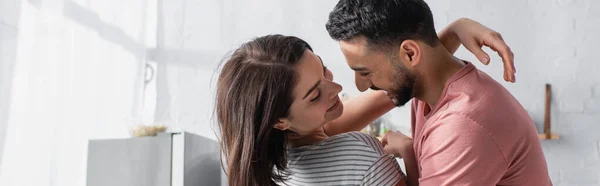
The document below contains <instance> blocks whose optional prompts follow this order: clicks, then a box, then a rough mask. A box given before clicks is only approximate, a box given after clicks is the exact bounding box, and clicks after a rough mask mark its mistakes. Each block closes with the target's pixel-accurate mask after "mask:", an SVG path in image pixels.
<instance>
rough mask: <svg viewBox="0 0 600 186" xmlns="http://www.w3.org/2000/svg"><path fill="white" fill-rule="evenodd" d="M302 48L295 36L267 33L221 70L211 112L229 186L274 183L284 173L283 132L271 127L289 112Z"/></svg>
mask: <svg viewBox="0 0 600 186" xmlns="http://www.w3.org/2000/svg"><path fill="white" fill-rule="evenodd" d="M306 50H312V49H311V47H310V46H309V45H308V43H306V42H305V41H303V40H301V39H299V38H297V37H291V36H282V35H268V36H263V37H259V38H256V39H254V40H252V41H250V42H248V43H245V44H243V45H242V46H240V47H239V48H238V49H237V50H235V52H233V54H232V55H231V56H230V57H229V58H228V59H227V60H226V61H225V64H224V65H223V66H222V69H221V73H220V75H219V79H218V83H217V101H216V109H215V110H216V115H217V120H218V124H219V127H220V129H221V153H223V155H224V156H225V157H226V161H227V174H228V183H229V185H232V186H244V185H251V186H255V185H261V186H262V185H276V182H283V181H284V180H285V179H286V177H287V175H289V174H288V172H287V166H286V165H287V160H286V145H287V144H286V143H287V140H286V139H287V137H286V132H285V131H281V130H278V129H275V128H273V127H274V125H275V124H276V123H277V122H278V120H279V119H280V118H283V117H287V116H288V114H289V108H290V106H291V104H292V101H293V96H292V92H293V87H294V85H295V84H296V79H295V77H296V72H295V70H294V67H295V65H296V63H297V62H298V61H299V60H300V58H301V57H302V55H303V54H304V52H305V51H306Z"/></svg>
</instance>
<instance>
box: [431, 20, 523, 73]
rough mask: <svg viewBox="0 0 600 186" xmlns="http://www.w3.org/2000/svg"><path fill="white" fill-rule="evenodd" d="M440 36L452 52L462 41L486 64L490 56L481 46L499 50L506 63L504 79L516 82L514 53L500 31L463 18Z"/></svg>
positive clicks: (453, 23)
mask: <svg viewBox="0 0 600 186" xmlns="http://www.w3.org/2000/svg"><path fill="white" fill-rule="evenodd" d="M439 36H440V41H441V42H442V44H443V45H444V46H445V47H446V48H447V49H448V50H449V51H450V52H451V53H454V52H455V51H456V49H458V46H459V45H458V42H460V43H462V45H463V46H465V48H466V49H467V50H469V51H470V52H471V53H473V54H474V55H475V56H476V57H477V59H479V61H480V62H481V63H483V64H485V65H487V64H489V62H490V56H489V55H488V54H487V53H485V52H484V51H483V50H482V49H481V48H482V47H483V46H487V47H490V48H491V49H492V50H494V51H496V52H498V55H500V57H501V58H502V61H503V63H504V80H506V81H508V82H513V83H514V82H515V72H516V69H515V64H514V54H513V52H512V51H511V50H510V47H508V45H506V43H505V42H504V40H503V39H502V36H501V35H500V33H498V32H496V31H494V30H492V29H490V28H488V27H486V26H483V25H482V24H480V23H479V22H477V21H474V20H471V19H468V18H461V19H458V20H456V21H454V22H452V23H451V24H450V25H449V26H448V27H446V28H445V29H444V30H442V31H441V32H440V34H439Z"/></svg>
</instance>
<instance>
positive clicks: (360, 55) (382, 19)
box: [326, 0, 552, 186]
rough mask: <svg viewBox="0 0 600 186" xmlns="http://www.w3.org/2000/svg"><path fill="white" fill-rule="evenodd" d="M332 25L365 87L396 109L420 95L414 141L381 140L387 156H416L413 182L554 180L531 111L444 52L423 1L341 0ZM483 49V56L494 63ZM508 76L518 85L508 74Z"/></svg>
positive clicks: (415, 105)
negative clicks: (382, 92)
mask: <svg viewBox="0 0 600 186" xmlns="http://www.w3.org/2000/svg"><path fill="white" fill-rule="evenodd" d="M326 28H327V30H328V32H329V35H330V36H331V37H332V38H333V39H334V40H337V41H339V44H340V48H341V50H342V52H343V54H344V56H345V58H346V60H347V63H348V65H349V66H350V68H352V69H353V70H354V71H355V81H356V86H357V88H358V89H359V90H360V91H365V90H366V89H368V88H371V89H374V90H385V91H387V93H388V95H389V97H390V98H391V99H392V100H393V101H394V103H395V104H396V106H402V105H404V104H405V103H407V102H408V101H409V100H411V99H412V100H413V102H412V106H411V107H412V111H411V112H412V120H411V123H412V136H413V139H410V138H408V137H405V136H403V135H402V134H399V133H391V134H387V135H386V137H384V139H383V143H384V145H387V146H386V151H387V152H392V153H395V152H399V153H395V154H397V155H401V156H403V157H404V158H405V162H406V159H416V164H415V163H410V162H407V164H406V167H407V169H413V170H415V171H418V173H416V174H414V173H413V174H411V172H410V171H408V176H409V180H411V177H413V179H412V180H417V179H418V181H419V183H420V184H421V185H426V186H429V185H432V186H439V185H474V186H481V185H536V186H545V185H552V183H551V181H550V178H549V176H548V170H547V165H546V161H545V158H544V154H543V152H542V148H541V145H540V142H539V139H538V137H537V132H536V129H535V126H534V124H533V121H532V120H531V119H530V117H529V116H528V114H527V112H526V111H525V110H524V109H523V107H522V106H521V105H520V104H519V102H518V101H517V100H516V99H515V98H514V97H513V96H512V95H511V94H510V93H509V92H508V91H507V90H506V89H505V88H504V87H502V86H501V85H500V84H498V83H497V82H496V81H494V80H493V79H492V78H491V77H489V76H488V75H486V74H485V73H483V72H481V71H479V70H477V69H476V68H475V66H473V65H472V64H471V63H468V62H465V61H463V60H461V59H458V58H456V57H454V56H453V55H452V54H451V52H449V51H448V50H447V49H446V48H444V46H443V45H442V44H441V42H440V41H439V39H438V37H437V35H436V32H435V28H434V24H433V17H432V14H431V10H430V9H429V7H428V6H427V4H426V3H425V2H423V1H422V0H361V1H359V0H341V1H339V3H338V4H337V5H336V7H335V8H334V10H333V11H332V12H331V13H330V15H329V21H328V22H327V25H326ZM490 37H500V36H499V35H498V34H495V35H493V36H490ZM504 46H505V45H504ZM492 49H494V50H498V51H500V52H501V53H507V52H506V51H508V50H509V49H508V48H495V47H494V46H492ZM480 53H481V56H482V57H480V60H482V61H487V60H489V58H488V57H487V55H485V53H483V51H481V52H480ZM508 53H509V55H512V53H511V52H508ZM510 57H511V58H512V56H510ZM505 64H506V63H505ZM513 72H514V71H513ZM504 78H505V79H510V80H511V81H514V79H512V76H511V75H510V74H506V73H505V75H504ZM413 140H414V144H412V143H413ZM386 143H387V144H386ZM407 143H411V144H412V145H405V144H407ZM413 150H414V154H413V153H412V151H413ZM406 152H411V153H406Z"/></svg>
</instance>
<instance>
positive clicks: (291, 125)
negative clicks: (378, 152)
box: [276, 50, 344, 135]
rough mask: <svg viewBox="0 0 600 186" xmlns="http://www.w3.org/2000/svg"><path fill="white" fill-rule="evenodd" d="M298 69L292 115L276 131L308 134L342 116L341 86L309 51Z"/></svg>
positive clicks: (279, 124)
mask: <svg viewBox="0 0 600 186" xmlns="http://www.w3.org/2000/svg"><path fill="white" fill-rule="evenodd" d="M295 69H296V73H297V74H296V76H297V78H296V80H297V82H296V85H295V87H294V92H293V97H294V100H293V102H292V105H291V106H290V114H289V116H288V117H287V118H281V119H280V121H279V123H278V124H277V125H276V128H279V129H282V130H291V131H293V132H295V133H297V134H299V135H306V134H310V133H312V132H313V131H315V130H316V129H319V128H320V127H322V126H323V125H324V124H326V123H327V122H329V121H331V120H333V119H336V118H338V117H340V115H341V114H342V110H343V109H344V108H343V104H342V102H341V101H340V98H339V97H338V94H339V93H340V92H341V91H342V86H340V85H339V84H337V83H334V82H333V74H332V73H331V71H329V70H328V69H327V68H326V67H325V66H323V62H322V61H321V58H320V57H319V56H317V55H315V54H314V53H313V52H312V51H310V50H306V51H305V52H304V54H303V55H302V58H301V59H300V61H298V64H296V67H295Z"/></svg>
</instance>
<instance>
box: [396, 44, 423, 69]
mask: <svg viewBox="0 0 600 186" xmlns="http://www.w3.org/2000/svg"><path fill="white" fill-rule="evenodd" d="M421 52H422V51H421V47H420V46H419V44H418V43H417V42H416V41H415V40H410V39H407V40H404V41H403V42H402V43H401V44H400V51H399V54H400V59H401V60H402V61H403V62H404V65H405V66H407V67H414V66H416V65H418V64H419V62H421Z"/></svg>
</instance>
